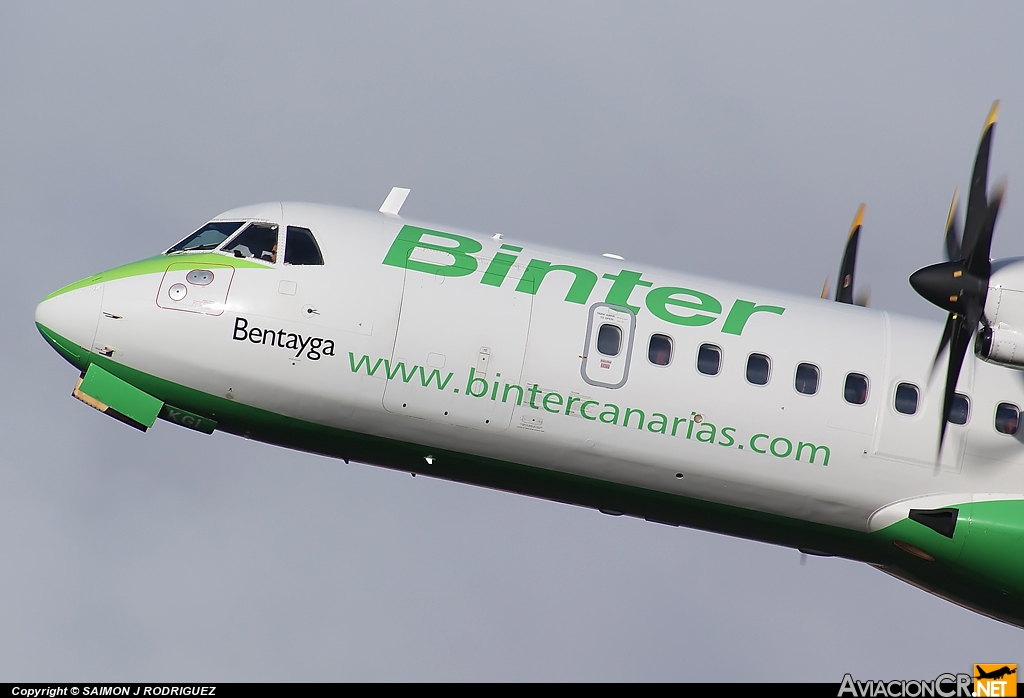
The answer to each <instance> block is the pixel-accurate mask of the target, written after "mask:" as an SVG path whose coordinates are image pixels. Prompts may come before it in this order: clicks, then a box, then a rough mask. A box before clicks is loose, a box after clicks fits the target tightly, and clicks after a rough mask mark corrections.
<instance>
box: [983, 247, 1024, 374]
mask: <svg viewBox="0 0 1024 698" xmlns="http://www.w3.org/2000/svg"><path fill="white" fill-rule="evenodd" d="M985 324H986V325H987V327H983V328H982V329H981V331H980V332H978V336H977V338H976V339H975V342H974V351H975V353H976V354H977V355H978V358H980V359H983V360H984V361H989V362H992V363H996V364H1001V365H1003V366H1009V367H1011V368H1017V369H1024V257H1013V258H1010V259H1000V260H996V261H994V262H992V275H991V276H990V277H989V283H988V296H987V297H986V298H985Z"/></svg>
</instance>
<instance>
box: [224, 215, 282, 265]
mask: <svg viewBox="0 0 1024 698" xmlns="http://www.w3.org/2000/svg"><path fill="white" fill-rule="evenodd" d="M223 251H224V252H229V253H232V254H234V255H235V256H236V257H247V258H255V259H260V260H263V261H264V262H270V263H271V264H275V263H276V262H277V226H276V225H271V224H270V223H253V224H252V225H250V226H249V227H248V228H246V229H245V230H243V231H242V232H241V233H239V234H238V235H237V236H236V237H235V239H234V240H232V241H231V242H230V243H229V244H228V245H227V246H225V247H224V250H223Z"/></svg>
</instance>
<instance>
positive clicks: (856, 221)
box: [850, 204, 864, 235]
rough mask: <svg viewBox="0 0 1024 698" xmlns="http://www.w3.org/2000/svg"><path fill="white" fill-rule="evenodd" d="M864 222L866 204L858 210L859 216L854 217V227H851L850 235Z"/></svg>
mask: <svg viewBox="0 0 1024 698" xmlns="http://www.w3.org/2000/svg"><path fill="white" fill-rule="evenodd" d="M863 222H864V204H861V205H860V207H858V208H857V215H856V216H854V217H853V225H851V226H850V235H853V231H855V230H856V229H857V228H859V227H860V226H861V224H862V223H863Z"/></svg>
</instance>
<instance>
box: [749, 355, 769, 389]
mask: <svg viewBox="0 0 1024 698" xmlns="http://www.w3.org/2000/svg"><path fill="white" fill-rule="evenodd" d="M771 372H772V361H771V359H769V358H768V357H767V356H765V355H764V354H751V355H750V356H748V357H747V382H748V383H750V384H752V385H767V384H768V378H769V377H770V376H771Z"/></svg>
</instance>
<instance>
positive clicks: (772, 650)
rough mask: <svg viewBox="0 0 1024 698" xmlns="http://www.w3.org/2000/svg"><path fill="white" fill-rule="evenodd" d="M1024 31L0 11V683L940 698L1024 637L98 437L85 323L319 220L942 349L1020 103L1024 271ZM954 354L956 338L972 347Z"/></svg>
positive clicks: (388, 484) (721, 563)
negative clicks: (118, 301) (689, 688)
mask: <svg viewBox="0 0 1024 698" xmlns="http://www.w3.org/2000/svg"><path fill="white" fill-rule="evenodd" d="M1022 28H1024V5H1022V4H1020V3H987V4H981V3H963V4H953V3H934V2H920V3H891V2H883V3H875V4H868V3H864V2H858V3H845V4H840V3H818V2H808V3H803V4H783V3H779V2H775V3H761V2H751V3H725V2H716V3H700V4H689V3H683V2H669V3H653V2H645V3H641V2H628V3H606V2H594V1H588V2H579V3H555V2H550V1H547V2H541V3H527V2H522V1H521V0H520V1H517V2H514V3H513V2H508V3H496V2H493V3H483V2H475V3H474V2H467V3H441V2H431V3H426V2H413V3H385V2H379V1H378V2H372V3H371V2H362V3H342V2H326V3H322V4H317V3H298V2H288V3H257V2H238V3H210V2H197V3H185V2H174V3H166V4H163V5H160V6H156V4H155V3H138V2H126V3H123V4H115V3H77V2H75V3H72V2H68V3H60V4H46V3H42V2H38V1H33V2H28V3H22V2H13V1H11V0H7V1H6V2H4V3H2V4H0V91H2V92H0V95H2V98H0V115H2V117H0V144H2V147H0V205H2V210H3V212H4V217H5V220H6V224H5V225H6V230H7V232H6V233H5V234H4V235H3V238H2V239H3V242H4V245H3V247H4V251H5V253H6V254H5V255H4V259H3V267H2V269H3V281H2V282H0V283H2V285H0V289H2V291H3V294H4V297H5V302H4V303H2V304H0V323H2V332H3V337H4V340H5V341H4V342H3V343H2V349H0V351H2V352H3V356H4V364H5V366H6V378H5V381H4V385H5V387H4V392H3V396H4V399H3V400H2V401H0V454H2V455H0V458H2V467H0V629H2V630H0V680H3V681H12V680H19V681H25V680H34V681H43V680H72V679H74V680H105V681H114V680H150V681H158V680H159V681H171V680H175V681H183V680H208V681H217V680H221V681H228V680H233V681H249V680H270V681H275V680H276V681H294V680H315V681H331V680H353V679H371V680H372V679H376V680H382V679H400V680H404V679H457V680H470V679H477V680H489V679H494V680H509V679H519V680H545V679H554V680H562V679H576V680H703V681H713V680H719V679H722V678H723V677H728V678H730V679H736V678H738V679H742V680H796V681H801V680H815V681H831V682H838V681H839V680H840V679H841V678H842V675H843V673H844V672H848V671H849V672H853V673H854V676H855V677H857V678H933V677H934V676H936V675H937V674H938V673H940V672H945V671H951V672H954V671H955V672H964V671H969V670H970V669H971V664H973V663H974V662H1004V661H1006V662H1014V661H1022V662H1024V653H1022V649H1024V634H1022V631H1020V630H1018V629H1014V628H1010V627H1008V626H1006V625H1003V624H1000V623H997V622H995V621H991V620H987V619H985V618H982V617H980V616H978V615H976V614H973V613H971V612H969V611H965V610H962V609H959V608H957V607H955V606H953V605H951V604H949V603H947V602H945V601H941V600H939V599H937V598H935V597H933V596H930V595H928V594H926V593H924V592H921V591H918V590H917V589H914V588H912V587H910V586H909V585H907V584H904V583H903V582H899V581H897V580H895V579H891V578H889V577H887V576H886V575H884V574H882V573H880V572H878V571H876V570H873V569H871V568H869V567H867V566H866V565H861V564H856V563H853V562H848V561H844V560H836V559H818V558H812V559H810V560H809V561H807V564H806V565H803V566H801V565H800V555H799V553H797V552H796V551H792V550H788V549H781V548H774V547H771V546H767V545H763V544H756V543H750V542H745V541H740V540H734V539H730V538H725V537H722V536H717V535H712V534H708V533H702V532H697V531H690V530H685V529H672V528H668V527H664V526H658V525H655V524H650V523H646V522H643V521H637V520H633V519H628V518H625V517H621V518H611V517H606V516H602V515H601V514H599V513H597V512H594V511H590V510H585V509H578V508H574V507H570V506H566V505H562V504H554V503H550V502H545V501H540V500H533V499H528V498H525V497H520V496H516V495H510V494H504V493H497V492H491V491H487V490H483V489H475V488H472V487H469V486H466V485H459V484H453V483H448V482H441V481H436V480H431V479H429V478H425V477H418V478H415V479H414V478H411V477H409V476H408V475H402V474H400V473H394V472H390V471H386V470H381V469H377V468H373V467H370V466H365V465H359V464H356V463H353V464H350V465H346V464H344V463H343V462H340V461H332V460H329V459H326V458H320V457H316V456H311V455H307V454H301V453H294V452H289V451H285V450H282V449H278V448H274V447H271V446H266V445H261V444H255V443H251V442H248V441H245V440H242V439H240V438H236V437H231V436H226V435H223V434H219V433H217V434H214V435H213V436H204V435H201V434H198V433H195V432H190V431H188V430H185V429H181V428H177V427H174V426H172V425H169V424H167V423H165V422H161V423H158V424H157V425H156V427H155V428H154V429H152V430H151V431H150V433H148V434H141V433H139V432H136V431H134V430H132V429H129V428H127V427H125V426H124V425H122V424H120V423H118V422H116V421H114V420H112V419H109V418H107V417H104V416H103V415H101V414H99V413H97V412H95V411H93V410H90V409H88V408H87V407H85V406H84V405H82V404H80V403H78V402H77V401H75V400H73V399H72V398H71V397H70V396H69V394H70V392H71V389H72V387H73V386H74V381H75V378H76V372H75V370H74V369H73V368H72V367H71V366H69V365H67V364H66V363H64V362H63V361H62V360H61V359H60V358H59V357H58V356H57V355H56V354H55V353H54V352H53V351H51V350H50V349H49V347H47V346H46V344H45V343H44V342H43V340H42V339H41V338H40V337H39V336H38V334H37V333H36V330H35V328H34V326H33V322H32V315H33V312H34V309H35V305H36V303H38V301H39V300H40V299H41V298H42V297H43V296H45V295H46V294H47V293H49V292H50V291H52V290H54V289H55V288H57V287H59V286H62V285H64V284H66V283H69V282H71V281H75V280H77V279H79V278H82V277H84V276H87V275H89V274H92V273H95V272H97V271H100V270H103V269H107V268H110V267H112V266H115V265H118V264H121V263H124V262H128V261H132V260H136V259H140V258H143V257H146V256H150V255H152V254H154V253H156V252H159V251H160V250H162V249H164V248H166V247H168V246H169V245H170V244H171V243H173V242H175V241H176V240H178V239H180V238H182V237H184V236H185V235H186V234H188V233H189V232H191V231H192V230H193V229H195V228H196V227H198V226H199V225H201V224H202V223H203V222H204V221H206V220H207V219H209V218H211V217H213V216H214V215H216V214H217V213H219V212H221V211H224V210H227V209H229V208H232V207H235V206H238V205H243V204H248V203H257V202H261V201H267V200H279V199H285V200H304V201H315V202H324V203H335V204H344V205H351V206H356V207H361V208H367V209H376V208H377V207H378V206H379V205H380V203H381V201H382V200H383V199H384V197H385V195H386V194H387V193H388V191H389V189H390V187H392V186H394V185H398V186H405V187H410V188H411V189H412V194H411V195H410V197H409V199H408V202H407V203H406V206H405V208H404V209H403V213H405V214H407V215H409V216H412V217H415V218H418V219H423V220H426V221H434V222H437V223H439V224H442V225H445V224H447V225H452V226H464V227H468V228H471V229H476V230H479V231H481V232H487V233H490V232H496V231H500V232H503V233H506V234H508V235H512V236H516V237H519V238H522V239H525V240H530V241H535V242H543V243H546V244H553V245H559V246H563V247H568V248H572V249H577V250H581V251H586V252H598V253H600V252H616V253H619V254H622V255H624V256H625V257H626V258H627V259H633V260H637V261H642V262H649V263H656V264H660V265H662V266H666V267H668V268H671V269H676V270H682V271H687V272H699V273H702V274H708V275H712V276H719V277H722V278H725V279H732V280H737V281H744V282H749V283H754V284H759V285H763V286H767V287H770V288H776V289H782V290H786V291H792V292H797V293H802V294H806V295H808V296H812V295H817V294H818V293H819V292H820V289H821V285H822V282H823V280H824V277H825V276H826V275H827V274H830V275H832V277H833V278H834V277H835V274H836V269H837V267H838V264H839V257H840V254H841V250H842V246H843V243H844V241H845V234H846V231H847V229H848V227H849V224H850V221H851V219H852V217H853V215H854V213H855V211H856V208H857V205H858V204H859V203H860V202H861V201H864V202H866V203H867V213H866V217H865V229H864V233H863V235H862V238H861V240H862V246H861V255H860V258H859V267H858V283H867V284H870V285H871V287H872V291H873V292H872V300H871V303H872V306H874V307H877V308H882V309H886V310H891V311H894V312H900V313H907V314H912V315H918V316H922V317H929V318H935V319H941V313H940V311H938V310H937V309H935V308H933V307H931V306H930V305H928V304H927V303H926V302H925V301H924V300H922V299H920V298H919V297H917V296H916V294H914V292H913V291H912V290H911V289H910V287H909V285H908V284H907V277H908V276H909V274H910V273H911V272H913V271H914V270H915V269H917V268H919V267H921V266H924V265H926V264H930V263H933V262H936V261H939V260H940V253H941V237H942V231H943V224H944V222H945V216H946V211H947V208H948V206H949V199H950V197H951V195H952V193H953V189H954V187H955V186H956V185H958V184H959V185H960V186H961V187H964V186H966V185H967V184H968V180H969V176H970V168H971V165H972V162H973V157H974V150H975V148H976V146H977V139H978V136H979V134H980V130H981V127H982V124H983V122H984V118H985V115H986V113H987V111H988V109H989V106H990V104H991V102H992V100H993V99H996V98H1000V99H1002V100H1003V102H1002V111H1001V120H1000V123H999V126H998V129H997V132H996V136H995V146H994V148H995V149H994V155H993V160H992V165H993V175H998V174H1002V173H1005V174H1008V175H1009V176H1010V183H1009V194H1008V197H1007V200H1006V202H1005V204H1004V207H1003V209H1002V211H1001V218H1000V222H999V225H998V228H997V230H996V239H995V244H994V254H995V256H997V257H998V256H1011V255H1016V254H1024V236H1022V235H1021V229H1022V225H1024V219H1022V215H1024V214H1022V213H1021V211H1022V210H1024V208H1022V207H1021V206H1020V205H1019V204H1018V200H1019V199H1018V197H1019V196H1021V195H1020V194H1018V192H1019V191H1020V190H1019V189H1018V188H1017V187H1016V186H1015V183H1021V184H1022V185H1024V74H1022V70H1024V42H1022V41H1021V39H1020V32H1021V30H1022ZM937 340H938V337H936V341H937Z"/></svg>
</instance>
